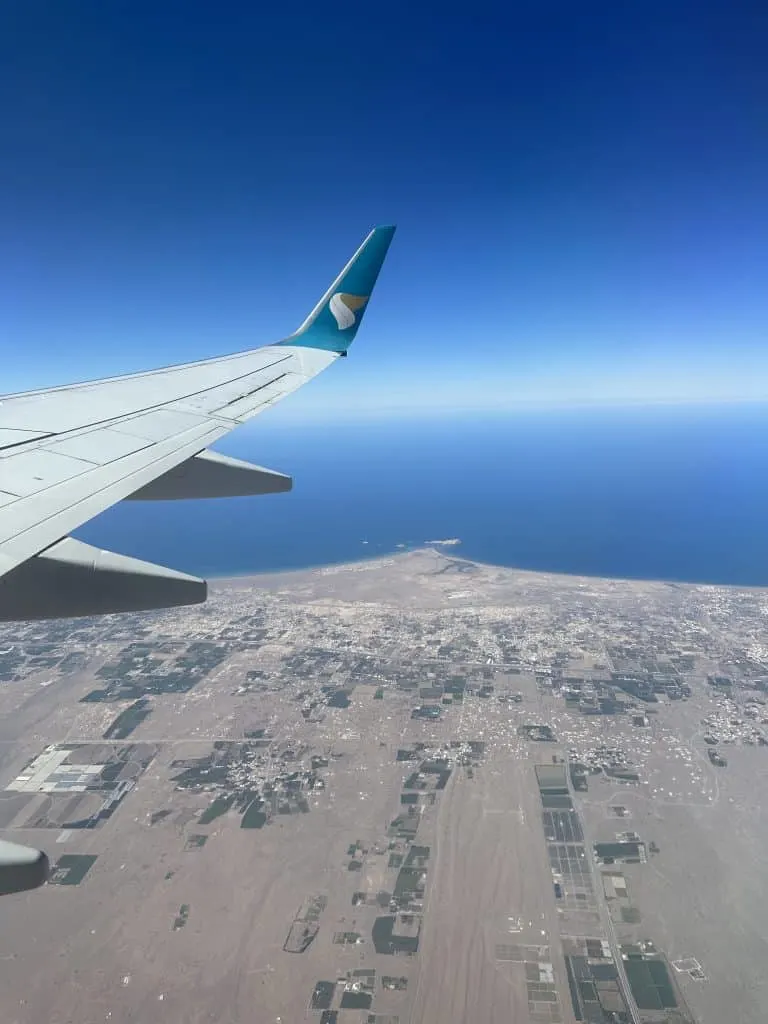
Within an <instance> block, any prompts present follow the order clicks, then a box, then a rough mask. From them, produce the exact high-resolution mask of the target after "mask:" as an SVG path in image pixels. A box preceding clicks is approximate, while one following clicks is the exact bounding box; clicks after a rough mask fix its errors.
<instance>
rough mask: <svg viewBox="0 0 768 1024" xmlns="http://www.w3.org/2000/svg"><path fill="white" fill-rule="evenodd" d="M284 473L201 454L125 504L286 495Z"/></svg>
mask: <svg viewBox="0 0 768 1024" xmlns="http://www.w3.org/2000/svg"><path fill="white" fill-rule="evenodd" d="M292 487H293V480H292V479H291V477H289V476H286V475H285V474H284V473H276V472H275V471H274V470H272V469H264V468H263V467H262V466H254V465H253V463H251V462H244V461H243V460H242V459H233V458H231V457H230V456H229V455H220V454H219V452H210V451H203V452H199V453H198V454H197V455H194V456H193V457H192V458H191V459H187V460H186V461H185V462H182V463H181V464H180V465H178V466H174V468H173V469H169V470H168V472H167V473H163V475H162V476H159V477H157V478H156V479H155V480H153V481H152V482H151V483H148V484H146V485H145V486H144V487H141V488H140V489H139V490H138V491H135V492H134V493H133V494H131V495H129V497H128V498H127V499H126V500H128V501H169V500H176V499H186V498H243V497H249V496H251V495H255V494H278V493H281V492H283V491H290V489H291V488H292Z"/></svg>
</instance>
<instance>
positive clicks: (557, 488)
mask: <svg viewBox="0 0 768 1024" xmlns="http://www.w3.org/2000/svg"><path fill="white" fill-rule="evenodd" d="M221 450H222V451H226V452H227V453H228V454H232V455H236V456H238V457H241V458H247V459H249V460H251V461H253V462H256V463H258V464H259V465H263V466H268V467H271V468H273V469H278V470H281V471H283V472H287V473H290V474H291V475H293V477H294V481H295V483H294V490H293V491H292V492H291V493H289V494H280V495H269V496H263V497H258V498H237V499H228V500H219V501H201V502H176V503H172V504H171V503H157V504H154V503H147V504H139V503H125V504H123V505H120V506H118V507H116V508H114V509H111V510H110V511H108V512H107V513H105V514H104V515H103V516H101V517H99V519H97V520H94V521H93V522H92V523H90V524H88V525H87V526H86V527H85V528H84V529H82V530H81V531H80V532H79V534H78V536H80V537H82V538H83V539H85V540H88V541H90V542H91V543H95V544H99V545H101V546H103V547H108V548H112V549H115V550H118V551H121V552H124V553H126V554H131V555H135V556H137V557H140V558H146V559H149V560H150V561H156V562H160V563H163V564H165V565H171V566H173V567H174V568H178V569H182V570H184V571H187V572H192V573H196V574H200V575H205V576H209V577H210V576H227V575H236V574H243V573H251V572H262V571H271V570H279V569H296V568H303V567H308V566H317V565H325V564H328V563H334V562H346V561H351V560H356V559H360V558H365V557H374V556H379V555H381V554H383V553H389V552H394V551H397V550H402V548H401V546H402V545H405V546H406V547H407V548H411V547H420V546H422V545H423V544H424V543H425V542H427V541H431V540H440V539H445V538H459V539H460V540H461V544H460V545H458V546H457V547H454V548H451V549H450V550H452V551H454V552H456V553H457V554H460V555H462V556H464V557H466V558H471V559H476V560H479V561H482V562H489V563H495V564H498V565H506V566H515V567H519V568H525V569H539V570H547V571H553V572H563V573H579V574H586V575H594V576H613V577H630V578H646V579H665V580H683V581H697V582H713V583H730V584H742V585H768V528H767V525H766V523H767V518H768V407H766V406H762V405H761V406H747V405H744V406H735V405H734V406H728V405H721V406H717V407H703V406H687V407H662V406H659V407H643V408H640V407H638V408H630V409H621V410H618V409H599V410H595V409H590V410H585V409H571V410H562V409H561V410H558V411H552V410H543V409H537V410H533V411H531V410H527V411H522V412H517V413H515V414H511V415H504V416H502V415H494V416H483V417H478V416H473V417H470V416H467V415H462V416H458V415H457V416H455V417H450V418H443V419H426V418H425V419H411V420H403V419H398V420H396V421H381V422H367V423H355V424H349V423H339V424H335V425H323V426H318V425H316V424H312V425H306V426H299V425H295V424H292V425H288V426H286V425H285V424H283V423H278V422H272V423H270V420H269V414H266V415H265V416H264V417H263V418H261V419H260V420H256V421H254V423H253V424H250V425H249V426H247V427H245V428H243V429H242V430H241V431H240V432H238V433H236V434H235V435H233V436H232V437H231V438H230V439H229V440H228V443H227V444H224V445H222V446H221Z"/></svg>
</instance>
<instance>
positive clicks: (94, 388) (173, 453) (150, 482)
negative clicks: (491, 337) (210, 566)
mask: <svg viewBox="0 0 768 1024" xmlns="http://www.w3.org/2000/svg"><path fill="white" fill-rule="evenodd" d="M394 230H395V229H394V227H379V228H375V229H374V230H373V231H372V232H371V233H370V234H369V235H368V237H367V238H366V239H365V241H364V242H363V244H362V245H361V246H360V248H359V249H358V250H357V252H356V253H355V254H354V256H353V257H352V259H351V260H350V261H349V263H347V265H346V266H345V267H344V269H343V270H342V271H341V273H340V274H339V275H338V277H337V278H336V280H335V281H334V282H333V284H332V285H331V287H330V288H329V289H328V291H327V292H326V293H325V295H324V296H323V298H322V299H321V300H320V302H319V303H318V304H317V305H316V306H315V308H314V309H313V310H312V312H311V313H310V315H309V316H308V317H307V319H306V320H305V321H304V323H303V324H302V325H301V327H300V328H299V329H298V330H297V331H296V332H295V333H294V334H292V335H290V337H288V338H285V339H284V340H283V341H279V342H277V343H275V344H273V345H267V346H265V347H263V348H257V349H252V350H251V351H248V352H241V353H238V354H235V355H231V356H225V357H222V358H219V359H208V360H204V361H202V362H196V363H187V364H185V365H182V366H171V367H167V368H165V369H161V370H153V371H150V372H148V373H138V374H131V375H129V376H124V377H114V378H111V379H107V380H100V381H90V382H86V383H83V384H74V385H71V386H68V387H60V388H52V389H50V390H46V391H30V392H25V393H23V394H17V395H8V396H2V397H0V620H4V621H8V620H12V619H38V618H56V617H65V616H66V617H68V616H74V615H93V614H100V613H104V612H117V611H136V610H142V609H147V608H162V607H171V606H175V605H183V604H195V603H199V602H201V601H204V600H205V598H206V593H207V587H206V583H205V581H204V580H200V579H197V578H196V577H193V576H187V575H185V574H184V573H179V572H175V571H173V570H171V569H166V568H164V567H162V566H157V565H153V564H151V563H148V562H142V561H140V560H138V559H134V558H128V557H126V556H124V555H119V554H116V553H113V552H109V551H101V550H99V549H97V548H94V547H92V546H91V545H88V544H85V543H83V542H82V541H79V540H76V539H74V538H72V537H70V536H69V534H70V533H71V531H72V530H75V529H76V528H77V527H79V526H81V525H82V524H83V523H85V522H87V521H88V520H89V519H92V518H93V517H94V516H96V515H98V514H99V513H100V512H103V511H104V510H105V509H107V508H109V506H110V505H114V504H115V503H116V502H118V501H123V500H125V499H135V500H153V499H172V498H198V497H221V496H234V495H249V494H265V493H269V492H274V491H285V490H289V489H290V487H291V480H290V478H289V477H286V476H283V475H282V474H279V473H274V472H270V471H269V470H265V469H262V468H260V467H258V466H252V465H251V464H250V463H246V462H242V461H240V460H237V459H231V458H227V457H225V456H223V455H219V454H217V453H215V452H210V451H208V446H209V445H211V444H212V443H213V442H215V441H217V440H218V439H219V438H221V437H223V436H224V435H225V434H227V433H229V431H230V430H233V429H234V428H235V427H237V426H238V425H239V424H241V423H244V422H245V421H246V420H249V419H251V417H253V416H256V415H257V414H258V413H260V412H263V411H264V410H265V409H268V408H269V407H270V406H271V405H274V404H275V403H276V402H279V401H280V399H281V398H284V397H285V396H286V395H288V394H290V393H291V392H292V391H295V390H296V389H297V388H299V387H301V385H302V384H304V383H305V382H306V381H308V380H310V379H311V378H312V377H314V376H315V375H316V374H318V373H320V371H321V370H324V369H325V368H326V367H327V366H330V364H331V363H333V362H335V361H336V360H337V359H338V358H339V357H341V356H345V355H346V354H347V348H348V347H349V345H350V343H351V342H352V340H353V338H354V337H355V334H356V333H357V330H358V328H359V326H360V323H361V321H362V319H363V315H364V313H365V310H366V309H367V305H368V301H369V299H370V295H371V292H372V290H373V286H374V284H375V282H376V278H377V277H378V274H379V271H380V269H381V265H382V263H383V261H384V257H385V256H386V253H387V250H388V248H389V244H390V242H391V240H392V236H393V234H394Z"/></svg>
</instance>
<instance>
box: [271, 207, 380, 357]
mask: <svg viewBox="0 0 768 1024" xmlns="http://www.w3.org/2000/svg"><path fill="white" fill-rule="evenodd" d="M394 233H395V228H394V226H387V227H378V228H374V229H373V231H371V233H370V234H369V235H368V237H367V238H366V239H365V241H364V242H363V244H362V245H361V246H360V248H359V249H358V250H357V252H356V253H355V255H354V256H353V257H352V259H351V260H350V261H349V263H347V265H346V267H344V269H343V270H342V272H341V273H340V274H339V276H338V277H337V278H336V280H335V281H334V282H333V284H332V285H331V287H330V288H329V289H328V291H327V292H326V293H325V295H324V296H323V297H322V299H320V301H319V302H318V304H317V305H316V306H315V308H314V309H313V310H312V312H311V313H310V314H309V316H308V317H307V319H306V320H305V321H304V323H303V324H302V325H301V327H300V328H299V329H298V331H296V332H295V333H294V334H292V335H291V336H290V337H289V338H285V340H284V341H280V342H278V344H279V345H301V346H304V347H306V348H322V349H325V350H326V351H329V352H339V353H340V354H343V353H345V352H346V351H347V349H348V348H349V346H350V345H351V344H352V341H353V340H354V337H355V335H356V334H357V331H358V328H359V327H360V324H361V322H362V319H363V316H364V315H365V311H366V309H367V308H368V301H369V299H370V297H371V292H372V291H373V286H374V285H375V284H376V278H377V277H378V276H379V271H380V270H381V265H382V263H383V262H384V257H385V256H386V255H387V249H389V243H390V242H391V241H392V236H393V235H394Z"/></svg>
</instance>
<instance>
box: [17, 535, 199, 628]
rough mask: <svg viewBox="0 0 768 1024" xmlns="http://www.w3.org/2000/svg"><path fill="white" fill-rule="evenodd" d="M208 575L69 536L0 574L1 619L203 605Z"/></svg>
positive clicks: (67, 615)
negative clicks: (189, 572)
mask: <svg viewBox="0 0 768 1024" xmlns="http://www.w3.org/2000/svg"><path fill="white" fill-rule="evenodd" d="M207 591H208V586H207V584H206V582H205V580H201V579H198V578H197V577H196V576H187V575H186V573H182V572H176V571H175V570H174V569H166V568H165V567H164V566H162V565H154V564H153V563H152V562H144V561H141V560H140V559H138V558H130V557H129V556H128V555H119V554H116V553H115V552H113V551H103V550H101V549H100V548H96V547H93V546H92V545H90V544H86V543H85V542H84V541H81V540H75V539H74V537H66V538H65V539H64V540H61V541H59V542H58V543H57V544H54V545H53V546H52V547H50V548H48V549H47V550H46V551H42V552H41V553H40V554H39V555H35V557H34V558H30V559H29V560H28V561H26V562H22V564H21V565H18V566H16V568H15V569H12V570H11V571H10V572H9V573H6V574H5V575H4V576H2V577H0V621H2V622H11V621H14V620H16V619H59V618H69V617H70V616H72V617H74V616H81V615H103V614H111V613H113V612H138V611H148V610H150V609H152V608H173V607H176V606H177V605H190V604H201V603H202V602H203V601H205V599H206V596H207Z"/></svg>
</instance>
